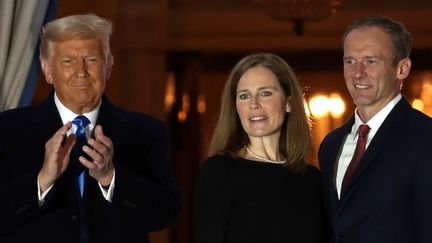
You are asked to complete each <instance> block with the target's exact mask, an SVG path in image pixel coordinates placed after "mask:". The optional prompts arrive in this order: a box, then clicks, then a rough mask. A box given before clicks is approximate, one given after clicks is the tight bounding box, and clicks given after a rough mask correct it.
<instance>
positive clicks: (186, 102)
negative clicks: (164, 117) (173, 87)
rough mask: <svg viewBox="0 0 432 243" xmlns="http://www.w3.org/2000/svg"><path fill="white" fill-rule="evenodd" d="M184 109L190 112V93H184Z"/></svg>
mask: <svg viewBox="0 0 432 243" xmlns="http://www.w3.org/2000/svg"><path fill="white" fill-rule="evenodd" d="M182 104H183V105H182V109H183V110H184V111H185V112H189V108H190V99H189V94H188V93H184V94H183V97H182Z"/></svg>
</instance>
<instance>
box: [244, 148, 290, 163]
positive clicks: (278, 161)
mask: <svg viewBox="0 0 432 243" xmlns="http://www.w3.org/2000/svg"><path fill="white" fill-rule="evenodd" d="M246 151H247V152H248V153H249V154H250V155H252V157H255V158H256V159H259V160H263V161H265V162H267V163H272V164H285V162H286V159H284V160H272V159H269V158H267V157H264V156H261V155H258V154H256V153H255V152H253V151H252V150H251V149H250V148H249V147H246Z"/></svg>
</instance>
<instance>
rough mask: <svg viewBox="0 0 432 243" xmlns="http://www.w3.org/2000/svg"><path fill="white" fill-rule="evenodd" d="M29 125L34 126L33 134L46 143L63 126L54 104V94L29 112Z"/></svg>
mask: <svg viewBox="0 0 432 243" xmlns="http://www.w3.org/2000/svg"><path fill="white" fill-rule="evenodd" d="M29 123H30V125H31V126H34V129H33V130H34V132H36V133H39V134H40V135H41V136H43V137H44V138H45V139H46V140H45V141H48V139H49V138H51V137H52V136H53V135H54V133H55V132H56V131H57V130H58V129H59V128H60V127H61V126H63V123H62V120H61V117H60V114H59V112H58V110H57V107H56V106H55V103H54V92H52V93H51V94H50V95H49V96H48V98H47V99H46V100H45V101H43V102H42V103H41V104H39V105H37V106H35V108H34V109H33V110H32V111H31V114H30V117H29Z"/></svg>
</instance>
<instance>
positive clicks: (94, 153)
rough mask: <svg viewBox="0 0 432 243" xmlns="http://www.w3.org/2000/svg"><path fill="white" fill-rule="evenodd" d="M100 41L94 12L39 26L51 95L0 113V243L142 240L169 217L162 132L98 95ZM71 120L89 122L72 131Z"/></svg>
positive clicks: (172, 195)
mask: <svg viewBox="0 0 432 243" xmlns="http://www.w3.org/2000/svg"><path fill="white" fill-rule="evenodd" d="M110 34H111V23H110V22H109V21H107V20H105V19H103V18H100V17H98V16H96V15H94V14H86V15H75V16H68V17H65V18H61V19H57V20H54V21H53V22H51V23H48V24H47V25H46V26H45V27H44V30H43V33H42V37H41V41H42V42H41V64H42V70H43V72H44V74H45V77H46V80H47V82H48V83H50V84H52V85H53V86H54V92H53V93H52V94H51V95H50V96H49V97H48V99H47V100H45V101H44V102H43V103H41V104H39V105H36V106H32V107H26V108H19V109H14V110H9V111H5V112H3V113H1V114H0V127H1V133H0V134H1V135H0V195H1V200H0V219H1V220H0V242H14V243H17V242H71V243H72V242H73V243H76V242H97V243H98V242H148V241H149V240H148V232H150V231H156V230H160V229H162V228H164V227H165V226H166V225H167V224H168V223H169V222H170V220H172V219H173V218H174V217H175V216H176V215H177V213H178V211H179V207H180V206H179V205H180V202H179V201H180V200H179V191H178V189H177V187H176V185H175V182H174V178H173V175H172V171H171V166H170V163H169V161H168V147H169V144H168V137H167V131H166V128H165V126H164V125H163V123H162V122H160V121H158V120H156V119H154V118H151V117H149V116H146V115H144V114H140V113H135V112H131V111H126V110H124V109H121V108H119V107H116V106H114V105H112V104H111V103H110V102H109V101H108V99H107V98H106V97H105V96H104V95H103V92H104V88H105V83H106V80H107V79H108V78H109V76H110V71H111V67H112V64H113V57H112V55H111V53H110V48H109V37H110ZM79 115H82V116H84V118H83V117H82V116H80V119H84V120H85V121H86V122H84V124H85V123H87V122H89V124H88V125H83V126H80V125H79V124H78V125H72V123H71V121H72V120H74V124H75V121H76V119H75V118H76V117H77V116H79ZM81 121H83V120H81ZM80 129H81V131H84V132H85V134H82V133H81V135H79V133H78V131H80ZM74 134H76V135H74ZM79 136H83V139H84V141H85V140H86V138H87V144H86V145H83V144H81V145H78V144H79V143H78V138H79ZM74 153H82V155H81V156H79V155H78V156H76V158H77V159H76V160H74V159H72V158H75V157H74V156H72V154H74Z"/></svg>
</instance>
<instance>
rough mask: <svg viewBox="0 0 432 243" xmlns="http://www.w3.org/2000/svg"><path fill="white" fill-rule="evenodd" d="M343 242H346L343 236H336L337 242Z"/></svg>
mask: <svg viewBox="0 0 432 243" xmlns="http://www.w3.org/2000/svg"><path fill="white" fill-rule="evenodd" d="M343 240H344V238H343V236H341V235H338V236H336V241H337V242H342V241H343Z"/></svg>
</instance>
